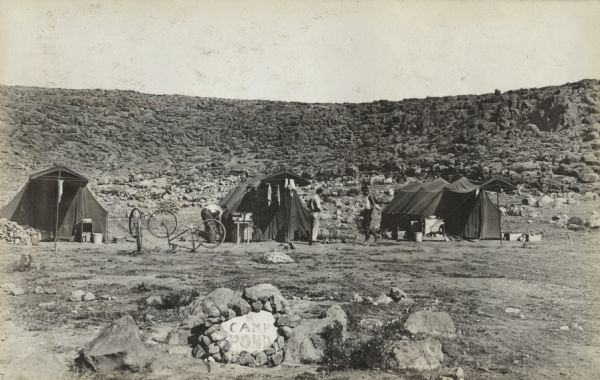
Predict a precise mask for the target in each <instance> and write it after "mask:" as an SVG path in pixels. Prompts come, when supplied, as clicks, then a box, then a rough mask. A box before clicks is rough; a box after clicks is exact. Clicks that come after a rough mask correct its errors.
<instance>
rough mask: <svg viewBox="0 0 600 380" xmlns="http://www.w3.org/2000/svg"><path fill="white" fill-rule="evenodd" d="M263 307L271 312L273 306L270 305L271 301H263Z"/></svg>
mask: <svg viewBox="0 0 600 380" xmlns="http://www.w3.org/2000/svg"><path fill="white" fill-rule="evenodd" d="M263 309H264V310H265V311H268V312H269V313H272V312H273V307H272V306H271V302H270V301H267V302H265V303H264V304H263Z"/></svg>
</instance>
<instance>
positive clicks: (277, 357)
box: [271, 351, 283, 367]
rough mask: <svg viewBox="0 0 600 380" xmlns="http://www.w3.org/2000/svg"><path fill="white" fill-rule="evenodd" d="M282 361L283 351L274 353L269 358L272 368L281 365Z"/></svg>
mask: <svg viewBox="0 0 600 380" xmlns="http://www.w3.org/2000/svg"><path fill="white" fill-rule="evenodd" d="M282 360H283V351H278V352H276V353H274V354H273V356H271V365H272V366H273V367H275V366H278V365H279V364H281V362H282Z"/></svg>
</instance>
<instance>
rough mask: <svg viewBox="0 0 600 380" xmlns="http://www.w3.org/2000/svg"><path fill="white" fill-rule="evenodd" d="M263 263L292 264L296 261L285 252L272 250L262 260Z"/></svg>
mask: <svg viewBox="0 0 600 380" xmlns="http://www.w3.org/2000/svg"><path fill="white" fill-rule="evenodd" d="M260 261H261V262H263V263H268V264H291V263H295V261H294V259H292V258H291V257H290V256H289V255H287V254H285V253H283V252H277V251H270V252H266V253H265V254H264V255H263V256H262V258H261V260H260Z"/></svg>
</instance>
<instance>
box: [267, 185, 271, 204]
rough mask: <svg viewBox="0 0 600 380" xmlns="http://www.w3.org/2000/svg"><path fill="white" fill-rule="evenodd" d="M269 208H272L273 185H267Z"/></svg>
mask: <svg viewBox="0 0 600 380" xmlns="http://www.w3.org/2000/svg"><path fill="white" fill-rule="evenodd" d="M267 206H271V184H270V183H269V184H267Z"/></svg>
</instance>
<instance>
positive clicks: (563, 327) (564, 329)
mask: <svg viewBox="0 0 600 380" xmlns="http://www.w3.org/2000/svg"><path fill="white" fill-rule="evenodd" d="M559 330H561V331H569V326H567V325H564V326H560V328H559Z"/></svg>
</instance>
